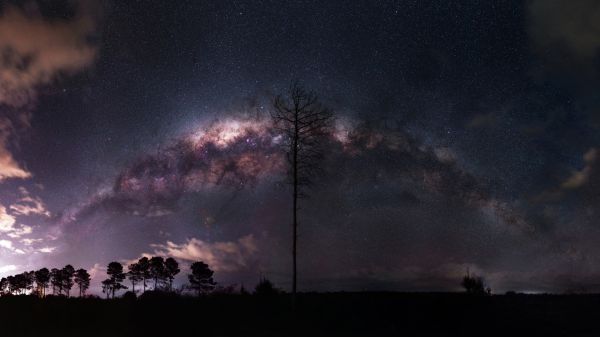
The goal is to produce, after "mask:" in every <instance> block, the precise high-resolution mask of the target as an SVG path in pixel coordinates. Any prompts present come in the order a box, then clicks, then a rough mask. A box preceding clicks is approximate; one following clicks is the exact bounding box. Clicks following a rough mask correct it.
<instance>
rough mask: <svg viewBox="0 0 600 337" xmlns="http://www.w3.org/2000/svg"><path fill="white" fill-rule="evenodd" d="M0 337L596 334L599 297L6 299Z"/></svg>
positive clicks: (0, 305)
mask: <svg viewBox="0 0 600 337" xmlns="http://www.w3.org/2000/svg"><path fill="white" fill-rule="evenodd" d="M0 322H1V326H0V336H3V337H4V336H400V335H402V336H489V335H493V336H516V335H519V336H599V335H600V296H597V295H569V296H566V295H564V296H558V295H556V296H554V295H508V296H484V297H477V296H467V295H464V294H400V293H335V294H302V295H301V296H300V298H299V299H298V306H297V315H296V318H295V319H294V317H293V315H292V314H291V310H290V306H289V298H288V297H286V296H278V297H273V298H259V297H255V296H250V295H248V296H241V295H227V296H225V295H223V296H215V297H208V298H185V297H174V296H173V297H171V296H147V297H146V298H140V299H137V300H135V299H115V300H101V299H93V298H92V299H77V298H71V299H66V298H46V299H43V300H42V299H37V298H35V297H25V296H14V297H3V298H0Z"/></svg>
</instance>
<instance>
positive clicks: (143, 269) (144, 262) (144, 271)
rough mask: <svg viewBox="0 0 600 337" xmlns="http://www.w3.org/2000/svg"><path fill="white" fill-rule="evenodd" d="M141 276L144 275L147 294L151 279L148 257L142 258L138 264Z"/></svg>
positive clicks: (143, 283) (143, 279) (143, 281)
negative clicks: (148, 282) (147, 282)
mask: <svg viewBox="0 0 600 337" xmlns="http://www.w3.org/2000/svg"><path fill="white" fill-rule="evenodd" d="M137 264H138V268H139V270H140V274H141V275H142V286H143V287H144V292H146V286H147V284H146V281H147V280H148V279H150V260H148V258H147V257H142V258H140V259H139V260H138V262H137Z"/></svg>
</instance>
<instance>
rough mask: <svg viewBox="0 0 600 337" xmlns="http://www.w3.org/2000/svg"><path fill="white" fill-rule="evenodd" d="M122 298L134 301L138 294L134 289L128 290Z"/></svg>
mask: <svg viewBox="0 0 600 337" xmlns="http://www.w3.org/2000/svg"><path fill="white" fill-rule="evenodd" d="M121 298H122V299H124V300H130V301H133V300H135V299H137V295H136V294H135V293H134V292H133V291H126V292H125V294H123V296H122V297H121Z"/></svg>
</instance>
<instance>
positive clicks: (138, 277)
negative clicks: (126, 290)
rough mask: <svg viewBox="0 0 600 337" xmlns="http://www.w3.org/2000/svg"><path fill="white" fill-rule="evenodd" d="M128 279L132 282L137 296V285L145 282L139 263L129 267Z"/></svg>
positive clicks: (132, 287)
mask: <svg viewBox="0 0 600 337" xmlns="http://www.w3.org/2000/svg"><path fill="white" fill-rule="evenodd" d="M127 268H128V269H129V271H128V272H127V278H128V279H129V281H131V289H132V291H133V293H134V294H135V285H136V284H138V283H139V282H140V281H143V280H144V276H143V272H142V270H141V269H140V264H139V263H132V264H130V265H129V266H128V267H127Z"/></svg>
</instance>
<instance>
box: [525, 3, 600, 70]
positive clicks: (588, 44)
mask: <svg viewBox="0 0 600 337" xmlns="http://www.w3.org/2000/svg"><path fill="white" fill-rule="evenodd" d="M529 12H530V16H531V25H530V34H531V38H532V40H533V42H534V44H535V46H536V47H537V48H538V49H539V50H540V52H541V53H546V52H547V51H548V49H559V50H563V51H565V52H566V53H567V54H569V55H570V56H571V57H572V59H574V60H577V61H580V62H582V63H590V62H593V60H594V58H595V57H596V55H597V52H598V48H599V47H600V3H599V2H598V1H595V0H578V1H572V0H554V1H547V0H534V1H531V2H530V3H529Z"/></svg>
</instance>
